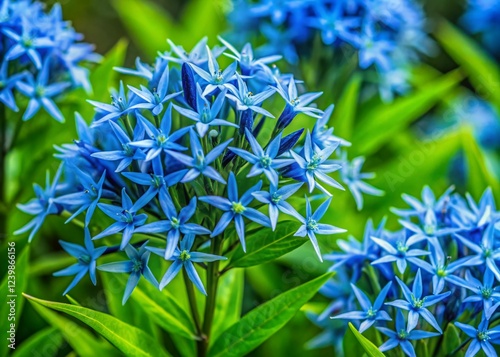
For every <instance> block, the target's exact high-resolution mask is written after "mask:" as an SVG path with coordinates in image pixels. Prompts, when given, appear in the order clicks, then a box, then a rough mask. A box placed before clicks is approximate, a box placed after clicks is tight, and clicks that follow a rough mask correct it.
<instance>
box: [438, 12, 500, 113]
mask: <svg viewBox="0 0 500 357" xmlns="http://www.w3.org/2000/svg"><path fill="white" fill-rule="evenodd" d="M435 36H436V38H437V40H438V41H439V42H440V43H441V45H442V46H443V48H444V49H445V50H446V52H448V54H449V55H450V56H451V57H452V58H453V59H454V60H455V61H456V62H457V63H458V64H459V65H460V66H461V67H462V68H463V69H464V70H465V71H466V72H467V73H468V74H469V75H470V77H471V78H470V79H471V82H472V84H473V85H474V87H475V88H476V90H477V91H478V92H479V93H481V94H482V95H483V96H484V97H485V98H486V99H488V100H490V101H491V102H492V103H498V102H499V101H500V67H499V66H498V65H497V64H496V63H495V60H493V59H492V58H491V57H490V56H489V55H488V54H487V53H486V52H485V51H484V50H483V49H482V48H481V46H479V45H478V44H477V43H476V42H474V40H472V39H471V38H469V37H468V36H466V35H465V34H464V33H462V32H461V31H460V30H459V29H457V28H456V27H455V26H453V25H452V24H451V23H449V22H447V21H445V20H443V21H441V23H440V25H439V27H438V29H437V31H436V33H435Z"/></svg>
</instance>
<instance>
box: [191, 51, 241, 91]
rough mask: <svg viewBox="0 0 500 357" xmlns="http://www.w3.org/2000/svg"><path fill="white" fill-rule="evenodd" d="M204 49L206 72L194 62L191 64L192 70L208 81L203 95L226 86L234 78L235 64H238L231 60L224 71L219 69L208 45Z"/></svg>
mask: <svg viewBox="0 0 500 357" xmlns="http://www.w3.org/2000/svg"><path fill="white" fill-rule="evenodd" d="M206 51H207V56H208V72H207V71H205V70H204V69H202V68H200V67H198V66H197V65H195V64H191V67H192V68H193V70H194V71H195V72H196V73H197V74H198V75H199V76H200V77H201V78H202V79H203V80H204V81H206V82H207V83H208V84H207V86H206V87H205V89H204V90H203V96H205V95H207V94H211V93H212V92H213V91H215V90H216V89H217V88H218V89H219V90H223V89H224V88H227V87H228V83H229V81H232V80H233V79H235V73H236V66H237V65H238V63H237V62H233V63H231V64H230V65H229V66H228V67H227V68H226V69H225V70H224V71H221V69H220V68H219V64H218V63H217V60H216V59H215V58H214V55H213V54H212V51H210V48H208V46H207V47H206Z"/></svg>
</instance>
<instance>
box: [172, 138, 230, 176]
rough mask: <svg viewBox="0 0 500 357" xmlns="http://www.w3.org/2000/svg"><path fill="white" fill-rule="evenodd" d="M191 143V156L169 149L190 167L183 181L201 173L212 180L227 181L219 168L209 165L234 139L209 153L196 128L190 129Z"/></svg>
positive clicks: (174, 156) (175, 156)
mask: <svg viewBox="0 0 500 357" xmlns="http://www.w3.org/2000/svg"><path fill="white" fill-rule="evenodd" d="M189 137H190V139H191V140H190V143H191V154H192V155H193V156H192V157H191V156H187V155H184V154H182V153H180V152H176V151H168V153H169V154H170V155H171V156H172V157H173V158H174V159H176V160H178V161H179V162H180V163H182V164H183V165H186V166H187V167H190V169H189V170H188V171H187V172H186V174H185V175H184V176H183V177H182V180H181V182H182V183H186V182H190V181H193V180H195V179H196V178H197V177H198V176H199V175H200V174H201V175H204V176H206V177H209V178H211V179H212V180H215V181H218V182H221V183H224V184H225V183H226V181H225V180H224V178H223V177H222V176H221V174H220V173H219V172H217V170H215V169H214V168H213V167H211V166H209V165H210V164H212V163H213V162H214V161H215V160H216V159H217V158H218V157H219V156H220V155H221V154H222V153H223V152H224V150H226V147H227V146H228V145H229V143H230V142H231V141H232V139H230V140H228V141H226V142H224V143H222V144H220V145H218V146H216V147H214V148H213V149H212V151H210V152H209V153H208V154H207V155H205V154H204V152H203V147H202V146H201V143H200V140H199V139H198V137H197V135H196V133H195V132H194V130H191V131H190V136H189Z"/></svg>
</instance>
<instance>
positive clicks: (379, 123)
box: [351, 70, 463, 155]
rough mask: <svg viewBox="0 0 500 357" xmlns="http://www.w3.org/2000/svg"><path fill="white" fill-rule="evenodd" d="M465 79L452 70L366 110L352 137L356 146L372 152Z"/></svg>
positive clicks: (363, 152) (360, 151) (363, 151)
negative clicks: (404, 94) (387, 102)
mask: <svg viewBox="0 0 500 357" xmlns="http://www.w3.org/2000/svg"><path fill="white" fill-rule="evenodd" d="M462 79H463V74H462V73H461V72H460V71H458V70H455V71H452V72H449V73H448V74H445V75H443V76H440V77H439V78H437V79H436V80H434V81H431V82H429V83H428V84H427V85H425V86H422V87H421V88H418V89H415V91H414V92H413V93H412V94H409V95H407V96H406V97H402V98H398V99H396V100H395V101H394V102H393V103H390V104H380V105H378V106H376V107H374V108H373V109H370V110H368V111H367V112H365V113H364V114H363V116H364V119H363V120H362V121H361V122H360V123H359V124H358V125H357V126H356V129H355V134H354V136H353V139H352V140H351V141H352V143H353V150H356V151H357V153H358V154H362V155H368V154H371V153H373V152H375V151H377V150H378V149H379V148H380V147H382V146H383V145H384V144H385V143H386V142H388V141H390V140H392V139H393V138H394V136H395V135H396V134H398V133H399V132H401V131H402V130H404V129H406V128H407V126H408V125H409V124H411V123H412V122H413V121H415V120H416V119H418V118H420V117H421V116H422V115H423V114H424V113H426V112H427V111H428V110H429V109H431V108H432V107H433V106H434V105H435V104H436V103H437V102H439V101H440V100H441V99H442V98H443V97H444V96H445V95H446V94H448V93H449V92H450V91H451V90H453V88H455V87H456V86H457V85H458V84H459V83H460V81H461V80H462Z"/></svg>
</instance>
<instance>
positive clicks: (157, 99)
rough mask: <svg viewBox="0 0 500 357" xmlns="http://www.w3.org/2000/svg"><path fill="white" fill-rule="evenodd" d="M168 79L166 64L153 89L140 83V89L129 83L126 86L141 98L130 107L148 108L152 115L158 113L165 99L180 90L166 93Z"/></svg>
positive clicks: (172, 96)
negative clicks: (156, 85)
mask: <svg viewBox="0 0 500 357" xmlns="http://www.w3.org/2000/svg"><path fill="white" fill-rule="evenodd" d="M168 79H169V71H168V65H167V66H166V68H164V69H163V73H162V75H161V77H160V81H159V82H158V87H155V88H153V91H151V90H149V89H148V88H146V87H144V86H143V85H141V90H139V89H137V88H134V87H132V86H130V85H129V86H128V88H129V89H130V90H131V91H132V92H133V93H135V95H137V96H138V97H139V98H141V99H142V102H140V103H138V104H135V105H133V106H132V107H131V109H148V110H150V111H151V112H152V113H153V115H159V114H160V113H161V112H162V111H163V104H164V103H165V102H166V101H168V100H170V99H172V98H174V97H176V96H178V95H179V94H181V93H180V92H177V93H170V94H169V93H168ZM168 110H170V109H168Z"/></svg>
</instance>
